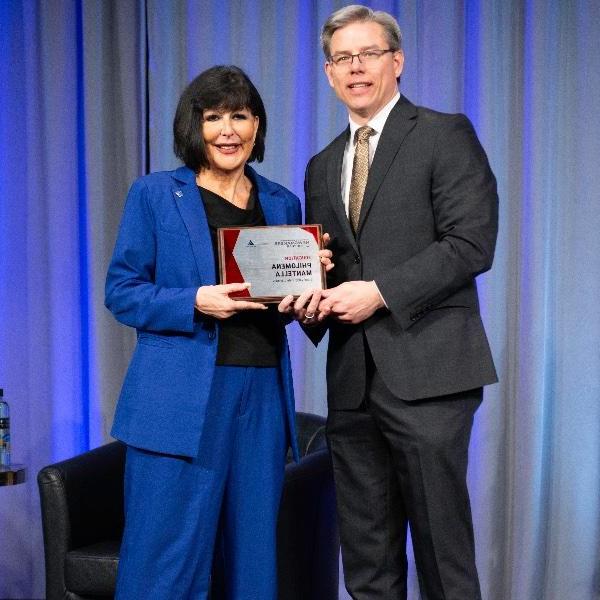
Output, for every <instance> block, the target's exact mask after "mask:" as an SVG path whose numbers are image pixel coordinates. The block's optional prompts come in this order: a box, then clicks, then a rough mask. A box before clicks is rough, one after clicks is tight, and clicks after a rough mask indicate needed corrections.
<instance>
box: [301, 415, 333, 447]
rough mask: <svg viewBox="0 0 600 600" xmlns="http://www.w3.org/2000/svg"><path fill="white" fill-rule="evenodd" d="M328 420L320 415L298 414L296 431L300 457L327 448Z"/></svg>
mask: <svg viewBox="0 0 600 600" xmlns="http://www.w3.org/2000/svg"><path fill="white" fill-rule="evenodd" d="M326 422H327V420H326V419H325V417H321V416H320V415H314V414H311V413H303V412H297V413H296V431H297V435H298V449H299V451H300V456H301V457H302V456H306V455H307V454H310V453H311V452H316V451H317V450H322V449H324V448H327V439H326V437H325V424H326Z"/></svg>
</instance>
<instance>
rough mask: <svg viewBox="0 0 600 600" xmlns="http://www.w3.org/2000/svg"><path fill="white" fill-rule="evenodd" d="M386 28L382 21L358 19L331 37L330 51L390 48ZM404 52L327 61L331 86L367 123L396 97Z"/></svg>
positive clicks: (358, 118) (334, 53) (356, 116)
mask: <svg viewBox="0 0 600 600" xmlns="http://www.w3.org/2000/svg"><path fill="white" fill-rule="evenodd" d="M388 48H389V46H388V43H387V39H386V36H385V31H384V29H383V27H382V26H381V25H379V23H374V22H372V21H367V22H357V23H351V24H350V25H346V26H345V27H342V28H341V29H338V30H337V31H336V32H335V33H334V34H333V36H332V38H331V44H330V48H329V51H330V54H331V56H332V57H336V56H339V55H340V54H346V55H349V54H357V53H359V52H364V51H365V50H387V49H388ZM403 66H404V54H403V53H402V51H401V50H398V51H397V52H388V53H386V54H383V55H382V56H380V57H379V58H377V59H376V60H374V61H365V60H363V62H362V63H361V62H359V60H358V57H355V58H354V59H353V60H352V61H351V64H344V65H341V64H340V65H336V64H334V63H333V61H328V62H327V63H325V73H326V74H327V79H329V85H331V87H332V88H333V89H334V90H335V93H336V94H337V97H338V98H339V99H340V100H341V101H342V102H343V103H344V104H345V105H346V106H347V108H348V111H349V112H350V116H351V117H352V119H353V120H354V121H356V122H357V123H359V124H361V125H362V124H364V123H366V122H367V121H369V119H371V117H373V116H374V115H375V114H377V113H378V112H379V111H380V110H381V109H382V108H383V107H384V106H385V105H386V104H387V103H388V102H389V101H390V100H391V99H392V98H393V96H394V94H395V93H396V91H397V89H398V84H397V81H396V78H397V77H399V76H400V73H402V67H403Z"/></svg>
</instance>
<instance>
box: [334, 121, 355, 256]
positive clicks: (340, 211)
mask: <svg viewBox="0 0 600 600" xmlns="http://www.w3.org/2000/svg"><path fill="white" fill-rule="evenodd" d="M349 135H350V127H348V128H346V130H345V131H344V132H343V133H342V134H341V135H339V136H338V137H337V138H336V139H335V140H334V142H333V144H332V146H331V148H330V155H329V159H328V161H327V189H328V191H329V200H330V202H331V206H332V208H333V212H334V214H335V216H336V217H337V219H338V221H339V223H340V226H341V228H342V230H343V231H344V233H345V234H346V237H347V238H348V240H349V241H350V243H351V244H352V247H353V248H354V249H355V250H356V251H358V246H357V245H356V239H355V238H354V232H353V231H352V227H351V225H350V221H349V220H348V215H347V214H346V209H345V208H344V200H343V198H342V163H343V160H344V150H345V149H346V142H347V140H348V136H349Z"/></svg>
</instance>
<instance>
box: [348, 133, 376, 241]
mask: <svg viewBox="0 0 600 600" xmlns="http://www.w3.org/2000/svg"><path fill="white" fill-rule="evenodd" d="M374 133H375V130H374V129H373V128H372V127H369V126H368V125H363V126H362V127H359V128H358V129H357V130H356V133H355V134H354V140H355V143H356V147H355V148H354V161H353V163H352V179H351V180H350V202H349V204H348V216H349V217H350V224H351V225H352V230H353V231H354V233H356V229H357V228H358V219H359V217H360V207H361V206H362V201H363V196H364V194H365V187H366V186H367V177H368V176H369V138H370V137H371V136H372V135H373V134H374Z"/></svg>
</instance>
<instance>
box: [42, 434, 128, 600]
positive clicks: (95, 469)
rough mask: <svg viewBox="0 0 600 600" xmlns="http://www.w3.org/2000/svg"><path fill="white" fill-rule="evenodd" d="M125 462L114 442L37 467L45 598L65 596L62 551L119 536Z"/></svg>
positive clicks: (63, 556)
mask: <svg viewBox="0 0 600 600" xmlns="http://www.w3.org/2000/svg"><path fill="white" fill-rule="evenodd" d="M124 462H125V447H124V446H123V444H121V443H119V442H113V443H111V444H107V445H106V446H101V447H100V448H96V449H95V450H90V451H89V452H85V453H84V454H80V455H79V456H75V457H74V458H71V459H68V460H65V461H62V462H59V463H55V464H53V465H49V466H47V467H44V468H43V469H42V470H41V471H40V472H39V473H38V477H37V480H38V486H39V490H40V501H41V510H42V527H43V533H44V554H45V560H46V594H47V597H48V598H62V597H64V591H65V587H64V565H65V557H66V554H67V552H69V551H70V550H72V549H74V548H78V547H81V546H86V545H89V544H93V543H96V542H100V541H103V540H107V539H115V540H120V539H121V535H122V531H123V472H124ZM61 588H62V589H61Z"/></svg>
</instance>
